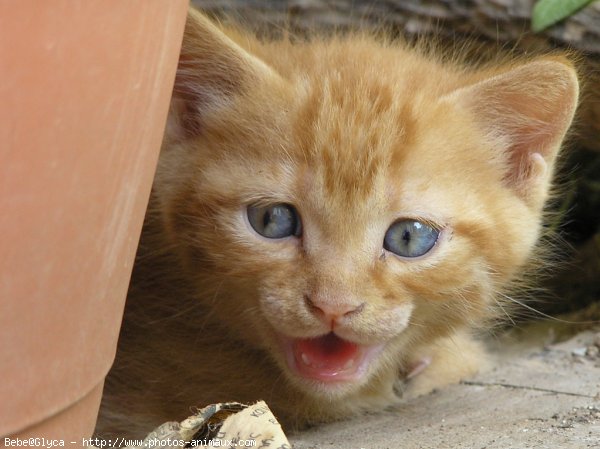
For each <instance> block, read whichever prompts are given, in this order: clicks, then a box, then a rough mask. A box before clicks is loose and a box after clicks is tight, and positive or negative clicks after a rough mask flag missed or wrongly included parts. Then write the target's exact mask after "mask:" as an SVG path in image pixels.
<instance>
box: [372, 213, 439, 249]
mask: <svg viewBox="0 0 600 449" xmlns="http://www.w3.org/2000/svg"><path fill="white" fill-rule="evenodd" d="M439 235H440V231H439V230H437V229H435V228H432V227H431V226H429V225H427V224H425V223H422V222H420V221H416V220H399V221H397V222H395V223H394V224H392V225H391V226H390V227H389V229H388V230H387V232H386V233H385V238H384V239H383V247H384V248H385V249H387V250H388V251H391V252H393V253H394V254H397V255H399V256H402V257H419V256H422V255H423V254H427V253H428V252H429V251H430V250H431V248H433V247H434V245H435V242H437V239H438V236H439Z"/></svg>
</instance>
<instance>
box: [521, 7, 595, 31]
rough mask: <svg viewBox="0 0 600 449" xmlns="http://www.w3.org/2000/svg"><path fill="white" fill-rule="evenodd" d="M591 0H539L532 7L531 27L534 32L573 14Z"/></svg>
mask: <svg viewBox="0 0 600 449" xmlns="http://www.w3.org/2000/svg"><path fill="white" fill-rule="evenodd" d="M592 1H593V0H539V1H538V2H537V3H536V4H535V6H534V7H533V13H532V18H531V28H532V29H533V31H535V32H536V33H537V32H538V31H542V30H543V29H545V28H547V27H549V26H550V25H553V24H555V23H556V22H558V21H559V20H562V19H564V18H566V17H569V16H571V15H573V14H574V13H575V12H576V11H578V10H580V9H581V8H583V7H584V6H585V5H587V4H589V3H592Z"/></svg>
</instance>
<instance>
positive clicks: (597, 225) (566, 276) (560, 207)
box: [192, 0, 600, 321]
mask: <svg viewBox="0 0 600 449" xmlns="http://www.w3.org/2000/svg"><path fill="white" fill-rule="evenodd" d="M545 1H546V3H550V8H552V7H553V6H552V3H553V4H554V8H555V9H556V7H557V5H558V8H559V9H560V8H564V7H565V5H566V4H568V3H571V4H574V3H578V2H577V1H570V2H567V1H564V0H559V1H554V2H552V0H550V1H547V0H545ZM539 3H542V2H539ZM579 3H581V4H582V6H583V3H584V1H580V2H579ZM588 3H589V2H588ZM192 4H193V5H194V6H196V7H198V8H200V9H202V10H203V11H205V12H206V13H208V14H209V15H212V16H213V17H216V18H218V19H219V20H223V21H228V20H233V21H235V22H237V23H241V24H243V25H245V26H248V27H250V28H252V29H254V30H256V31H257V32H258V33H259V34H261V35H265V36H269V35H276V34H277V33H278V32H279V31H280V30H282V29H290V30H292V31H293V32H296V33H298V34H299V35H302V32H303V31H306V30H309V29H315V28H316V29H319V30H324V31H327V30H334V29H335V30H346V29H355V28H366V29H374V28H381V27H385V28H386V29H388V30H389V31H390V33H392V35H396V36H402V37H403V38H404V39H408V40H413V39H415V38H420V37H430V36H431V37H435V39H436V40H437V41H439V42H440V43H441V44H442V45H447V46H448V48H449V50H451V49H452V48H461V47H462V45H463V44H464V43H465V42H466V41H468V42H470V44H471V45H470V48H471V50H470V53H472V54H471V55H470V57H472V58H474V59H478V60H479V59H482V58H483V59H485V58H486V57H489V56H491V55H493V54H496V53H497V52H498V50H501V51H513V52H515V53H540V52H542V53H543V52H544V51H549V50H552V49H572V50H575V51H576V52H577V53H578V54H579V55H580V57H581V73H582V77H583V80H584V95H583V98H582V103H581V106H580V109H579V112H578V116H577V123H576V126H575V129H574V133H573V135H572V136H571V139H570V141H569V143H568V144H567V151H565V152H564V153H563V155H564V157H563V167H562V169H561V173H560V176H559V179H560V183H561V185H562V188H561V191H562V194H561V195H560V196H559V197H557V198H556V199H555V200H554V202H553V203H552V204H551V205H550V209H551V210H552V211H556V212H558V214H557V217H558V218H556V219H552V220H551V221H550V222H549V223H548V224H547V226H548V227H550V228H552V229H556V230H558V232H559V236H560V238H559V243H558V248H559V249H558V257H557V261H556V263H553V264H552V267H550V268H551V275H550V278H549V279H544V280H543V282H540V284H541V286H542V287H543V288H542V289H541V290H538V289H536V290H534V293H533V294H530V296H531V298H530V299H532V300H533V302H530V304H532V305H533V306H534V307H535V308H536V309H538V310H540V311H541V312H543V313H546V314H549V315H552V316H558V315H565V314H567V317H568V318H569V319H572V320H576V321H586V320H592V319H600V2H598V1H594V2H591V3H589V4H587V5H586V6H585V7H583V8H581V9H580V10H578V11H566V10H565V11H558V13H559V14H560V13H561V12H562V15H565V16H567V17H566V18H564V19H563V20H558V21H557V22H555V23H552V22H553V21H554V20H556V19H557V18H558V17H560V16H556V14H557V11H552V10H551V9H550V10H544V11H541V10H540V11H538V12H537V13H535V14H537V17H535V18H534V26H533V27H532V15H535V14H534V6H535V4H536V2H535V1H534V0H192ZM540 6H542V7H544V8H547V6H546V5H539V4H538V6H537V7H538V9H540V8H539V7H540ZM540 13H542V14H540ZM553 14H554V15H555V16H556V17H552V15H553ZM534 27H536V28H544V27H545V28H544V29H542V30H536V32H534V31H533V30H532V28H534ZM516 315H517V316H516V319H519V320H529V319H532V318H541V317H542V316H541V315H539V314H534V313H532V312H531V311H530V310H522V311H521V312H519V313H517V314H516Z"/></svg>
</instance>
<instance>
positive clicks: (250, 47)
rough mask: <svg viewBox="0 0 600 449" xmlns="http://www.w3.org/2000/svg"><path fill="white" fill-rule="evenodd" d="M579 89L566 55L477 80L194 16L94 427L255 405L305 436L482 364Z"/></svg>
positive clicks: (139, 430) (431, 64)
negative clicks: (314, 425) (306, 430)
mask: <svg viewBox="0 0 600 449" xmlns="http://www.w3.org/2000/svg"><path fill="white" fill-rule="evenodd" d="M577 97H578V82H577V76H576V73H575V70H574V68H573V65H572V63H571V62H570V61H569V59H568V58H567V57H566V56H562V55H551V56H540V57H536V58H531V59H523V60H511V61H506V62H504V63H498V64H495V65H493V64H489V65H487V66H477V67H470V66H468V65H465V64H462V63H460V62H459V61H454V62H453V61H446V60H444V58H442V57H439V56H436V55H435V54H433V53H432V52H426V51H422V50H420V49H419V48H411V47H407V46H405V45H403V44H401V43H394V42H389V41H382V40H381V39H378V38H375V37H372V36H369V35H367V34H348V35H344V36H333V37H328V38H319V37H317V36H313V37H311V38H310V39H307V40H306V41H302V40H296V41H294V42H291V41H290V40H288V39H285V38H283V39H280V40H273V41H268V40H259V39H257V38H255V37H254V36H252V35H251V34H249V33H245V32H243V31H241V30H236V29H227V28H223V27H219V26H217V25H215V24H213V23H211V22H210V21H209V20H208V19H206V18H205V17H204V16H203V15H202V14H200V13H199V12H197V11H195V10H190V13H189V17H188V21H187V25H186V30H185V37H184V41H183V45H182V52H181V57H180V62H179V68H178V73H177V77H176V82H175V88H174V94H173V101H172V107H171V112H170V116H169V120H168V126H167V131H166V135H165V139H164V144H163V149H162V152H161V157H160V161H159V166H158V169H157V173H156V177H155V182H154V186H153V192H152V196H151V200H150V205H149V209H148V213H147V217H146V223H145V226H144V231H143V235H142V239H141V243H140V247H139V251H138V257H137V261H136V266H135V269H134V273H133V277H132V283H131V287H130V292H129V295H128V300H127V305H126V312H125V317H124V322H123V327H122V332H121V337H120V342H119V348H118V353H117V358H116V362H115V366H114V368H113V370H112V371H111V373H110V375H109V377H108V379H107V383H106V388H105V396H104V400H103V405H102V409H101V414H100V421H99V427H98V432H99V433H101V434H102V435H109V434H113V435H114V434H116V435H120V436H122V435H137V436H142V435H144V434H145V433H147V432H148V431H150V430H151V429H152V428H153V427H154V426H157V425H159V424H161V423H162V422H164V421H167V420H174V419H182V418H184V417H185V416H186V415H188V414H189V413H190V407H191V406H194V407H196V406H197V407H201V406H204V405H206V404H209V403H213V402H224V401H241V402H252V401H256V400H258V399H264V400H266V401H267V403H268V404H269V405H270V406H271V407H272V408H273V409H274V410H275V412H276V414H277V416H278V417H280V418H281V419H282V420H283V421H284V423H286V424H287V425H288V426H301V425H304V424H306V423H311V422H319V421H324V420H331V419H339V418H343V417H345V416H349V415H351V414H355V413H359V412H362V411H364V410H377V409H382V408H384V407H387V406H389V405H391V404H397V403H399V402H400V401H401V400H405V399H406V398H409V397H412V396H414V395H417V394H422V393H426V392H428V391H430V390H431V389H434V388H438V387H440V386H442V385H444V384H447V383H451V382H456V381H458V380H459V379H461V378H463V377H465V376H469V375H471V374H473V373H474V372H476V371H477V370H478V369H481V368H482V367H484V366H485V365H486V362H485V360H486V357H485V351H484V350H483V348H482V346H481V344H480V343H478V342H477V341H476V340H475V339H474V338H473V337H472V334H474V333H476V332H477V331H478V330H481V329H482V328H485V327H486V326H487V325H488V324H489V323H490V320H493V319H494V318H495V317H497V316H498V314H499V312H502V313H504V312H505V311H506V310H510V304H507V300H510V294H511V293H510V292H511V288H513V286H514V285H515V282H517V281H518V280H519V279H520V278H522V275H523V273H524V272H525V271H526V270H527V269H528V267H529V266H530V265H531V261H532V259H533V258H534V257H535V256H534V254H536V253H535V249H536V245H537V241H538V239H539V236H540V233H541V229H542V221H543V208H544V204H545V202H546V200H547V198H548V196H549V189H550V186H551V179H552V174H553V171H554V165H555V161H556V157H557V154H558V152H559V150H560V147H561V144H562V141H563V139H564V137H565V135H566V133H567V130H568V128H569V126H570V123H571V121H572V118H573V114H574V111H575V108H576V105H577ZM399 413H401V411H400V412H399Z"/></svg>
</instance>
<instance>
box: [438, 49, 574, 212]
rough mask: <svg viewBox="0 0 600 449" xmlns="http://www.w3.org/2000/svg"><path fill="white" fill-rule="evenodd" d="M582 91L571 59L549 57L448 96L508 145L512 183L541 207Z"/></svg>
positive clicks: (508, 176)
mask: <svg viewBox="0 0 600 449" xmlns="http://www.w3.org/2000/svg"><path fill="white" fill-rule="evenodd" d="M578 95H579V85H578V81H577V75H576V72H575V69H574V68H573V66H572V65H571V63H570V62H569V61H568V60H567V59H566V58H547V59H540V60H537V61H533V62H530V63H527V64H524V65H521V66H518V67H516V68H513V69H512V70H509V71H507V72H505V73H502V74H499V75H493V76H491V77H488V78H486V79H483V80H482V81H479V82H477V83H475V84H472V85H470V86H467V87H463V88H460V89H458V90H456V91H454V92H453V93H451V94H450V95H449V96H448V98H449V99H452V100H453V101H455V102H458V103H459V104H462V105H464V106H466V107H467V108H468V109H470V111H471V112H472V113H473V119H474V120H475V121H476V122H478V124H479V126H481V127H482V129H483V130H484V132H485V133H486V137H488V138H489V139H490V140H491V141H492V142H493V143H494V144H499V146H501V147H502V148H504V149H506V150H505V151H507V161H508V170H507V171H508V172H507V173H506V178H505V179H506V182H507V183H508V184H509V186H510V187H512V188H514V189H515V190H516V191H517V193H518V194H519V196H521V197H522V198H523V199H525V200H526V201H527V202H528V203H529V204H530V206H532V207H535V208H541V207H542V206H543V203H544V201H545V200H546V197H547V194H548V189H549V185H550V180H551V177H552V171H553V167H554V162H555V159H556V156H557V154H558V151H559V149H560V146H561V143H562V141H563V139H564V137H565V134H566V132H567V130H568V128H569V126H570V125H571V122H572V120H573V115H574V113H575V109H576V107H577V98H578Z"/></svg>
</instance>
